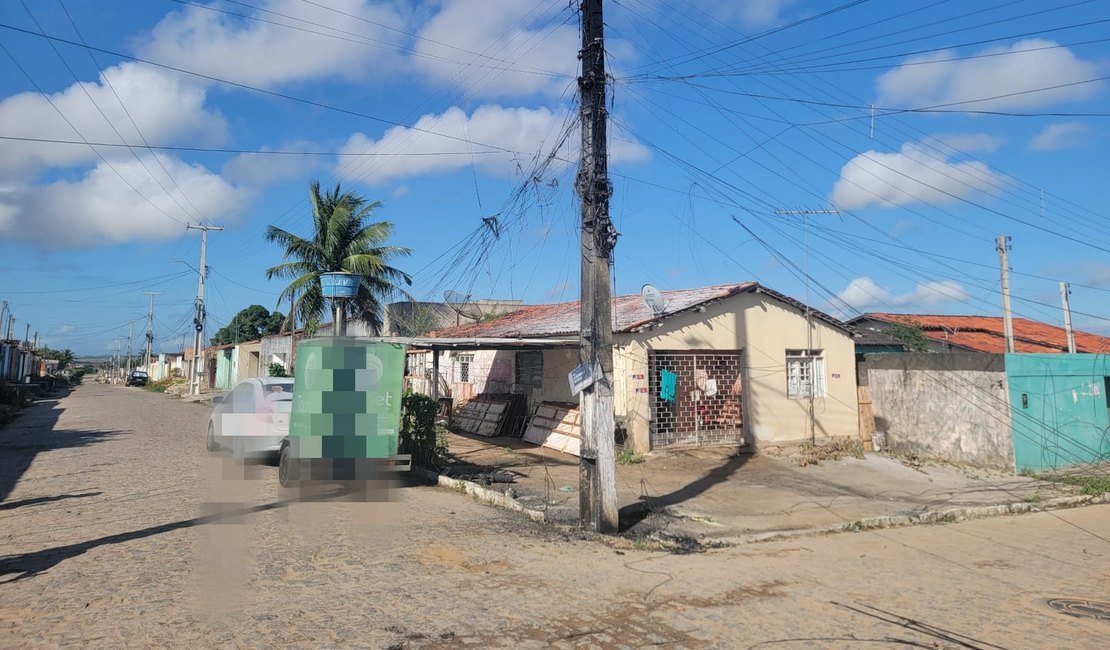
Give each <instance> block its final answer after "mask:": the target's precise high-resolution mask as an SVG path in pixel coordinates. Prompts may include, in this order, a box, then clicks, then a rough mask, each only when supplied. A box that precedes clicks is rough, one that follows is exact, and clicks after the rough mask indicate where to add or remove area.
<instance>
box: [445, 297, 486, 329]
mask: <svg viewBox="0 0 1110 650" xmlns="http://www.w3.org/2000/svg"><path fill="white" fill-rule="evenodd" d="M443 304H445V305H447V306H448V307H450V308H451V311H453V312H455V313H456V314H458V315H459V316H460V317H461V318H467V319H470V320H473V321H475V322H477V321H478V319H480V318H481V317H482V308H481V307H479V306H478V305H475V304H474V302H473V301H471V300H470V296H468V295H466V294H463V293H459V292H458V291H455V290H453V289H448V290H447V291H444V292H443ZM457 321H458V319H456V324H460V323H458V322H457Z"/></svg>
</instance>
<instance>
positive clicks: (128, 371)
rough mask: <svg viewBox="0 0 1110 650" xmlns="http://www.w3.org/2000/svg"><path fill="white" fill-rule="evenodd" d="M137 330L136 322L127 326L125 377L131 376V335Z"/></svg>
mask: <svg viewBox="0 0 1110 650" xmlns="http://www.w3.org/2000/svg"><path fill="white" fill-rule="evenodd" d="M134 329H135V322H134V321H132V322H130V323H128V324H127V374H126V375H124V377H128V376H130V375H131V333H132V331H134Z"/></svg>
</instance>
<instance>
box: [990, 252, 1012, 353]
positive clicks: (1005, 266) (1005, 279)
mask: <svg viewBox="0 0 1110 650" xmlns="http://www.w3.org/2000/svg"><path fill="white" fill-rule="evenodd" d="M995 248H997V249H998V262H999V264H1000V265H1001V266H1002V327H1003V329H1004V331H1005V333H1006V352H1008V353H1010V354H1013V352H1014V317H1013V313H1012V312H1011V310H1010V261H1009V256H1008V253H1009V251H1010V238H1009V237H1007V236H1006V235H999V236H998V240H997V241H996V242H995Z"/></svg>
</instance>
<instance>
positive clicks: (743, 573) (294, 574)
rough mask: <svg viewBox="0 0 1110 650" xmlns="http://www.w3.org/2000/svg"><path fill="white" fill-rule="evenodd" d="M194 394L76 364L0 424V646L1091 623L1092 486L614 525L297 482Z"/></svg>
mask: <svg viewBox="0 0 1110 650" xmlns="http://www.w3.org/2000/svg"><path fill="white" fill-rule="evenodd" d="M207 417H208V411H207V410H206V409H204V408H203V407H201V406H199V405H197V404H189V403H185V402H182V401H178V400H174V399H172V398H169V397H167V396H164V395H157V394H152V393H148V392H144V391H141V390H137V389H125V388H122V387H114V386H103V385H96V384H92V385H87V386H83V387H80V388H78V389H77V390H76V391H74V392H73V393H72V394H70V395H68V396H64V397H62V398H60V399H58V400H54V401H48V402H45V403H41V404H38V405H36V406H34V407H32V408H31V409H29V410H27V411H25V412H24V414H23V415H21V416H20V417H19V418H18V419H17V420H15V421H14V422H13V423H11V424H10V425H8V426H7V427H5V428H3V429H0V544H2V550H0V647H21V648H22V647H29V648H35V647H43V648H46V647H60V646H80V647H92V648H119V647H158V648H167V647H190V648H198V647H200V648H223V647H252V648H253V647H289V648H459V647H475V648H483V647H488V648H644V647H652V646H666V647H674V648H806V647H815V648H859V647H928V648H999V647H1002V648H1064V649H1067V648H1075V649H1082V648H1101V647H1105V640H1106V638H1107V635H1108V634H1110V621H1107V620H1101V619H1098V618H1095V617H1093V616H1095V615H1097V614H1098V612H1102V611H1105V612H1106V613H1107V615H1110V604H1107V603H1106V602H1105V601H1110V594H1108V590H1107V587H1106V585H1107V584H1110V506H1091V507H1086V508H1078V509H1074V510H1061V511H1056V512H1046V513H1039V514H1032V515H1024V516H1017V517H1002V518H995V519H987V520H981V521H972V522H965V523H959V524H951V525H937V526H919V527H912V528H902V529H896V530H885V531H871V532H862V533H851V534H840V535H831V536H823V537H807V538H800V539H795V540H790V541H782V542H767V543H760V544H749V545H745V546H740V547H732V548H723V549H717V550H708V551H705V552H698V553H692V554H685V555H682V554H673V553H663V552H652V551H649V550H644V549H638V548H634V547H633V548H624V549H620V548H614V547H613V546H612V545H610V544H606V543H601V542H598V541H594V540H591V539H587V538H586V537H587V536H585V535H579V534H577V533H576V531H575V530H574V529H572V528H563V527H558V526H552V525H549V524H546V525H545V524H536V523H533V522H531V521H529V520H527V519H526V518H524V517H521V516H520V515H519V514H514V513H510V512H507V511H505V510H500V509H494V508H489V507H486V506H482V505H480V504H478V503H477V502H475V501H474V500H472V499H470V498H469V497H466V496H463V495H459V494H457V493H455V492H452V491H450V490H445V489H440V488H432V487H425V486H419V485H413V486H400V487H397V488H396V489H394V490H393V491H392V492H391V495H390V496H391V497H392V498H391V499H390V500H383V501H381V502H376V503H367V502H360V501H353V500H351V499H350V498H348V497H344V496H343V495H342V494H339V493H338V491H337V490H336V489H329V490H327V492H326V493H325V494H323V495H318V497H317V498H318V500H316V501H311V502H309V501H304V500H302V499H300V498H298V496H299V495H298V494H297V493H294V492H290V491H287V490H282V489H281V488H280V487H279V486H278V485H277V481H276V468H274V467H272V466H268V465H248V466H246V467H240V466H237V465H234V464H228V463H225V461H224V460H223V459H221V458H219V457H213V456H212V455H210V454H207V453H206V452H204V447H203V435H204V427H205V424H206V422H207ZM378 496H384V495H378ZM1084 603H1086V604H1084ZM1100 603H1101V604H1100Z"/></svg>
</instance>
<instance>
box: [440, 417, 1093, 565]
mask: <svg viewBox="0 0 1110 650" xmlns="http://www.w3.org/2000/svg"><path fill="white" fill-rule="evenodd" d="M448 440H449V445H448V448H449V450H450V454H451V463H450V465H449V466H448V468H449V474H450V475H451V476H454V477H460V478H468V479H470V480H474V481H478V482H486V483H489V487H491V488H493V489H498V490H512V493H513V494H514V495H515V498H516V499H517V501H519V502H520V503H521V504H523V505H525V506H527V507H529V508H533V509H536V510H540V511H543V512H544V513H545V514H546V516H547V517H548V519H550V520H552V521H556V522H563V523H571V522H574V521H576V520H577V517H578V459H577V457H574V456H571V455H569V454H564V453H561V452H557V451H553V450H551V449H547V448H544V447H537V446H535V445H532V444H530V443H527V442H525V441H523V440H520V439H515V438H482V437H479V436H472V435H463V434H456V433H451V434H448ZM801 453H802V454H804V460H802V461H801V462H799V458H800V456H799V455H795V454H787V453H783V454H780V455H770V454H762V455H747V454H744V455H737V454H734V453H730V452H728V451H726V450H714V449H702V450H692V451H685V452H672V453H668V454H662V455H652V456H650V457H648V458H646V459H645V458H640V459H637V460H638V461H640V462H635V463H628V464H620V465H618V466H617V493H618V497H619V499H620V506H621V517H622V527H624V528H625V534H626V535H627V536H629V537H633V538H635V537H643V536H645V535H651V534H653V533H657V532H660V531H665V532H667V533H668V534H670V535H672V536H680V537H692V538H695V539H698V540H703V541H705V542H708V543H725V542H733V543H735V542H743V541H750V540H752V539H760V538H763V537H769V536H774V535H776V534H780V533H782V534H790V533H797V532H800V531H806V530H820V529H824V528H827V527H829V526H835V525H842V524H852V523H853V522H859V521H863V520H868V519H870V518H875V517H890V516H900V515H911V516H920V515H923V514H925V513H942V512H946V511H949V510H951V509H955V508H969V507H972V508H974V507H981V506H993V505H997V504H1011V503H1034V504H1035V503H1040V502H1044V501H1046V500H1048V499H1051V498H1054V497H1061V496H1068V495H1075V494H1077V493H1078V492H1079V488H1077V487H1075V486H1071V485H1062V484H1060V483H1052V482H1048V481H1040V480H1035V479H1032V478H1028V477H1024V476H1014V475H1013V474H1006V473H1003V472H997V471H990V470H981V469H973V468H966V467H957V466H953V465H945V464H937V463H920V462H917V463H910V462H904V461H902V460H899V459H897V458H891V457H888V456H884V455H880V454H872V453H867V454H863V453H862V451H861V452H860V453H859V457H854V456H853V455H852V454H850V453H839V454H833V455H831V456H829V457H826V458H824V459H822V460H820V462H819V463H813V459H814V458H816V457H817V456H818V454H815V453H805V452H801ZM803 462H805V463H808V464H805V465H803V464H802V463H803ZM491 478H492V479H493V481H492V482H491V481H490V479H491ZM509 479H511V482H508V480H509Z"/></svg>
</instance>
